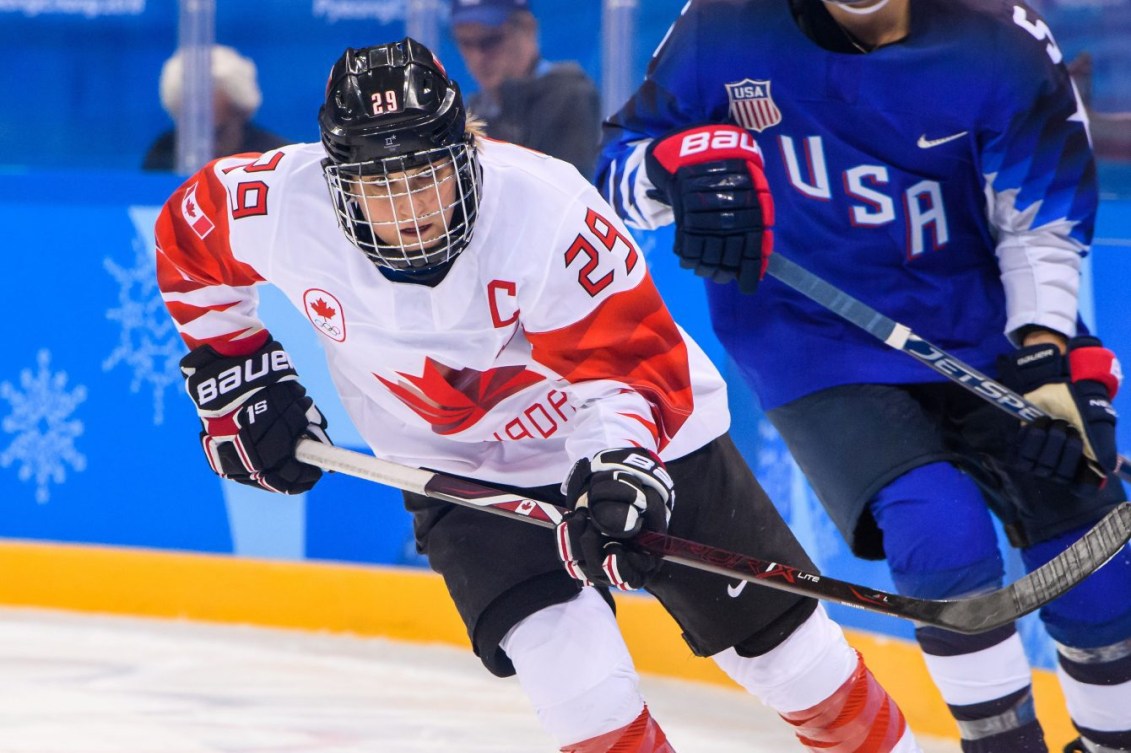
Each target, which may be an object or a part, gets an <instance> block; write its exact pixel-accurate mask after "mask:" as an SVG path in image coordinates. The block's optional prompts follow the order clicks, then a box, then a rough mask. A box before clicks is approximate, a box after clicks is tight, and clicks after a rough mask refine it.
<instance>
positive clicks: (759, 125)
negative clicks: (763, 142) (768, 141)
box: [726, 78, 781, 132]
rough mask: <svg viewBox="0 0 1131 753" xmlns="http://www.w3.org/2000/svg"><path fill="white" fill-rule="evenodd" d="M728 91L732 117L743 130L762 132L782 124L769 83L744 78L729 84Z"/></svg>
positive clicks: (779, 111)
mask: <svg viewBox="0 0 1131 753" xmlns="http://www.w3.org/2000/svg"><path fill="white" fill-rule="evenodd" d="M726 90H727V99H728V100H729V101H730V114H731V117H732V118H734V120H735V122H736V123H738V124H739V125H740V126H742V127H743V128H747V129H750V130H753V131H758V132H761V131H764V130H766V129H767V128H771V127H773V126H776V125H777V124H778V123H780V122H781V110H779V109H778V106H777V105H776V104H774V98H773V97H772V96H771V95H770V82H769V81H759V80H756V79H752V78H744V79H742V80H741V81H735V82H733V83H730V84H727V85H726Z"/></svg>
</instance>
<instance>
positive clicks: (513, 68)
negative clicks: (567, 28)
mask: <svg viewBox="0 0 1131 753" xmlns="http://www.w3.org/2000/svg"><path fill="white" fill-rule="evenodd" d="M451 24H452V33H453V35H454V36H455V41H456V45H457V46H458V47H459V51H460V54H461V55H462V56H463V61H464V63H465V64H466V65H467V69H468V71H469V72H470V73H471V75H472V77H473V78H474V79H475V81H476V83H477V84H478V85H479V91H478V92H477V93H475V94H473V95H472V96H471V97H469V98H468V103H467V104H468V109H469V110H470V111H471V112H472V113H474V114H475V115H476V116H477V117H479V118H480V119H482V120H484V121H486V124H487V135H488V136H490V137H492V138H496V139H500V140H502V141H511V142H514V143H516V144H520V145H522V146H525V147H529V148H531V149H536V150H538V151H540V152H544V153H546V154H549V155H551V156H553V157H557V158H558V159H562V160H565V161H566V162H569V163H571V164H573V166H574V167H576V168H577V169H578V170H579V171H581V174H582V175H584V176H585V177H587V178H588V177H590V176H591V175H592V172H593V164H594V161H595V160H596V157H597V145H598V141H599V140H600V126H601V108H600V97H599V96H598V94H597V87H596V85H595V84H594V83H593V81H592V79H590V78H589V77H588V76H587V75H586V74H585V71H583V70H582V69H581V66H580V65H578V64H577V63H576V62H575V61H567V62H556V63H554V62H550V61H548V60H544V59H543V58H542V53H541V50H540V48H539V43H538V21H537V19H536V18H535V17H534V14H533V13H532V12H531V11H530V2H529V0H452V7H451Z"/></svg>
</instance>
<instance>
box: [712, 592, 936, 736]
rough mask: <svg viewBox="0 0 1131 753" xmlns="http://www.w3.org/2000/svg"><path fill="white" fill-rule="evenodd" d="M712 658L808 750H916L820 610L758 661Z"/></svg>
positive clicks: (728, 654)
mask: <svg viewBox="0 0 1131 753" xmlns="http://www.w3.org/2000/svg"><path fill="white" fill-rule="evenodd" d="M712 658H713V659H714V660H715V663H717V664H718V665H719V667H720V668H721V669H722V670H723V671H724V672H726V673H727V674H728V675H729V676H730V677H731V678H732V679H734V681H735V682H737V683H738V684H739V685H741V686H742V687H743V688H745V689H746V690H747V691H748V692H750V693H752V694H753V695H755V696H756V697H758V698H759V699H760V700H761V701H762V702H763V703H764V704H766V705H767V706H769V707H770V708H772V709H773V710H775V711H777V712H778V714H779V715H781V717H782V718H783V719H785V720H786V721H787V722H788V723H789V724H791V725H792V726H793V727H794V729H795V731H796V733H797V737H798V739H800V740H801V742H802V744H803V745H805V746H806V747H807V749H809V750H813V751H820V752H821V753H917V752H918V751H919V746H918V744H917V743H916V742H915V737H914V735H913V734H912V733H911V730H910V729H909V728H908V727H907V723H906V721H905V720H904V718H903V714H902V712H900V710H899V707H898V706H896V704H895V701H894V700H892V698H891V696H890V695H888V693H887V691H885V690H884V689H883V687H881V686H880V684H879V683H878V682H877V681H876V678H875V677H873V676H872V673H871V672H870V671H868V668H867V667H866V666H865V665H864V660H863V659H862V658H861V657H860V655H859V654H858V653H857V652H856V651H855V650H854V649H853V648H852V647H851V646H849V645H848V641H846V640H845V638H844V633H843V632H842V631H841V629H840V626H839V625H837V624H836V623H835V622H833V621H832V620H830V619H829V618H828V615H827V614H826V613H825V610H824V608H823V607H817V609H816V611H815V612H813V614H812V616H810V618H809V619H808V620H806V621H805V622H804V623H802V624H801V626H799V627H798V628H797V630H795V631H793V633H792V634H791V635H790V636H789V637H788V638H786V639H785V640H784V641H782V643H781V644H780V645H778V646H776V647H775V648H773V649H772V650H770V651H767V652H766V653H765V654H762V655H761V656H753V657H744V656H740V655H739V654H738V653H737V652H736V651H735V650H734V649H733V648H732V649H727V650H726V651H722V652H720V653H718V654H716V655H715V656H713V657H712Z"/></svg>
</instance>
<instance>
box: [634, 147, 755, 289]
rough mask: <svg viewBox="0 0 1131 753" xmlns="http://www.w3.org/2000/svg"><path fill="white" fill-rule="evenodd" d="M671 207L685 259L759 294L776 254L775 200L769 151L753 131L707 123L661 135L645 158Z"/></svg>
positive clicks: (658, 193) (703, 273)
mask: <svg viewBox="0 0 1131 753" xmlns="http://www.w3.org/2000/svg"><path fill="white" fill-rule="evenodd" d="M644 163H645V169H646V171H647V174H648V179H649V180H650V181H651V182H652V185H654V186H655V187H656V188H655V190H654V191H651V192H650V193H649V195H651V196H652V198H655V199H658V200H659V201H662V202H664V203H666V204H668V205H670V206H671V208H672V213H673V214H674V215H675V248H674V250H675V252H676V255H677V256H679V264H680V266H681V267H683V268H684V269H691V270H694V271H695V274H697V275H699V276H700V277H705V278H707V279H709V280H713V281H715V282H718V283H728V282H731V281H732V280H737V281H738V287H739V290H741V291H742V292H743V293H753V292H754V291H755V290H756V289H757V287H758V283H759V281H761V279H762V278H763V277H764V276H765V274H766V265H767V264H768V263H769V260H770V254H771V253H772V252H773V246H774V242H773V226H774V202H773V199H772V197H771V195H770V189H769V185H768V184H767V183H766V176H765V173H764V172H763V170H762V153H761V151H760V150H759V149H758V146H757V144H755V143H754V139H753V138H752V137H751V136H750V134H749V133H748V132H746V131H745V130H743V129H742V128H739V127H738V126H733V125H705V126H700V127H698V128H690V129H688V130H685V131H680V132H678V133H675V134H672V135H670V136H666V137H664V138H660V139H656V140H655V141H653V142H652V144H651V145H650V146H649V147H648V151H647V155H646V157H645V160H644Z"/></svg>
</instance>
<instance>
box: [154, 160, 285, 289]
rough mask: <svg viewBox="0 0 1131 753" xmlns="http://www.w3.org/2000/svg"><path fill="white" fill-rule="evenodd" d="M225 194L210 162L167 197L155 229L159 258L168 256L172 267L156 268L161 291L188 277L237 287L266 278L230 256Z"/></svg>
mask: <svg viewBox="0 0 1131 753" xmlns="http://www.w3.org/2000/svg"><path fill="white" fill-rule="evenodd" d="M227 196H228V194H227V191H226V190H225V188H224V185H223V184H222V183H221V182H220V180H219V178H217V177H216V174H215V172H214V171H213V165H212V164H209V165H207V166H205V167H204V168H203V169H202V170H201V171H200V172H198V173H197V174H196V175H194V176H193V177H191V178H189V179H188V180H187V181H186V182H185V183H184V184H183V185H182V186H181V187H180V188H178V189H177V190H176V191H175V192H174V193H173V195H172V196H170V197H169V200H168V201H166V202H165V206H164V207H163V208H162V209H161V214H160V215H159V216H158V217H157V226H156V228H155V232H156V236H157V249H158V263H159V264H160V262H161V258H160V257H162V256H164V257H165V259H166V260H167V261H168V262H170V263H171V264H172V265H173V268H174V269H173V270H160V269H159V270H158V284H159V285H161V286H162V287H161V289H162V290H167V289H166V288H165V287H164V285H165V284H170V285H175V286H176V285H183V284H186V281H188V280H195V281H196V282H198V283H201V284H202V285H217V284H220V285H230V286H233V287H239V286H244V285H253V284H255V283H257V282H262V281H263V278H262V277H261V276H260V275H259V273H258V272H256V271H255V270H254V269H252V268H251V267H250V266H248V265H247V264H244V263H243V262H241V261H238V260H237V259H236V258H235V257H234V256H232V250H231V246H230V244H229V240H230V232H229V226H228V199H227ZM178 281H179V282H178ZM169 292H176V291H173V290H169Z"/></svg>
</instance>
